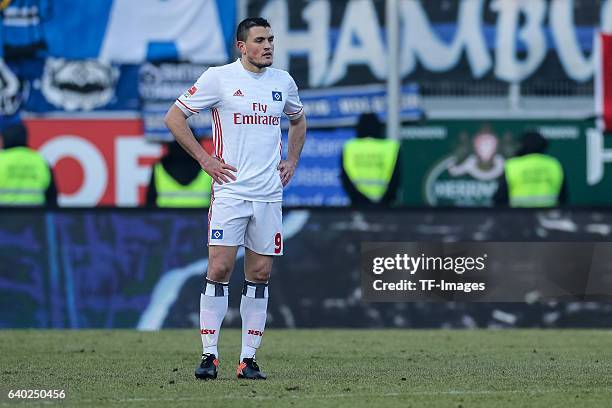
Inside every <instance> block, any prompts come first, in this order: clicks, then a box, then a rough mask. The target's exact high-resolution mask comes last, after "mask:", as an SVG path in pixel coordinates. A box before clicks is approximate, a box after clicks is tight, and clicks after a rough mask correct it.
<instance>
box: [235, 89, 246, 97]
mask: <svg viewBox="0 0 612 408" xmlns="http://www.w3.org/2000/svg"><path fill="white" fill-rule="evenodd" d="M234 96H244V94H243V93H242V91H241V90H240V89H238V90H236V92H234Z"/></svg>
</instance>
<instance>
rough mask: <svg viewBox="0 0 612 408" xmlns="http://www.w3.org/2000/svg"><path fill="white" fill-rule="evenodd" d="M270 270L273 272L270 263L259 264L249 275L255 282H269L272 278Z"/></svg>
mask: <svg viewBox="0 0 612 408" xmlns="http://www.w3.org/2000/svg"><path fill="white" fill-rule="evenodd" d="M270 272H272V268H270V267H269V266H268V265H257V266H256V267H255V268H253V269H252V270H251V273H250V274H249V275H251V279H252V280H253V281H254V282H267V281H269V280H270Z"/></svg>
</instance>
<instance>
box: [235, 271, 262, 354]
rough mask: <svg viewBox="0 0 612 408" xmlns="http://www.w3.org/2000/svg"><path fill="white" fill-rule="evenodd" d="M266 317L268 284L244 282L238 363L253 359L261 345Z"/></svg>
mask: <svg viewBox="0 0 612 408" xmlns="http://www.w3.org/2000/svg"><path fill="white" fill-rule="evenodd" d="M267 315H268V284H267V283H253V282H249V281H246V280H245V281H244V288H243V289H242V300H241V302H240V316H241V317H242V351H241V352H240V361H242V359H244V358H253V357H255V352H256V351H257V349H258V348H259V346H260V344H261V339H262V337H263V333H264V328H265V327H266V317H267Z"/></svg>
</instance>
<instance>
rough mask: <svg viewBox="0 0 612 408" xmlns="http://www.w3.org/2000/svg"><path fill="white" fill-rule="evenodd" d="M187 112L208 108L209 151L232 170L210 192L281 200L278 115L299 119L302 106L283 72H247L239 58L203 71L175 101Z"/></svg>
mask: <svg viewBox="0 0 612 408" xmlns="http://www.w3.org/2000/svg"><path fill="white" fill-rule="evenodd" d="M175 104H176V106H178V107H179V108H180V109H181V110H182V111H183V112H184V113H185V114H186V115H187V116H191V115H193V114H194V113H198V112H200V111H201V110H202V109H205V108H211V112H212V119H213V145H214V149H215V152H214V154H215V155H216V156H217V157H218V158H220V159H221V160H222V161H223V162H224V163H227V164H229V165H231V166H234V167H235V168H236V169H238V172H237V173H235V175H236V180H235V181H230V182H229V183H224V184H222V185H218V184H216V183H214V184H213V195H214V197H215V198H218V197H229V198H235V199H242V200H249V201H266V202H274V201H282V199H283V186H282V184H281V179H280V172H279V170H278V169H277V167H278V164H279V163H280V160H281V151H282V148H281V130H280V119H281V114H283V113H284V114H285V115H287V117H288V118H289V119H290V120H294V119H299V118H300V116H302V114H303V106H302V103H301V102H300V98H299V96H298V90H297V86H296V85H295V82H294V80H293V78H291V76H290V75H289V73H287V72H286V71H283V70H280V69H275V68H266V69H265V70H264V72H263V73H261V74H255V73H253V72H250V71H247V70H246V69H244V67H243V66H242V63H241V62H240V60H237V61H235V62H233V63H231V64H227V65H223V66H220V67H211V68H209V69H207V70H206V71H205V72H204V73H203V74H202V76H200V78H199V79H198V80H197V82H196V83H195V85H194V86H192V87H191V88H190V89H189V90H188V91H187V92H185V93H184V94H183V95H181V96H180V97H179V98H178V99H177V101H176V102H175Z"/></svg>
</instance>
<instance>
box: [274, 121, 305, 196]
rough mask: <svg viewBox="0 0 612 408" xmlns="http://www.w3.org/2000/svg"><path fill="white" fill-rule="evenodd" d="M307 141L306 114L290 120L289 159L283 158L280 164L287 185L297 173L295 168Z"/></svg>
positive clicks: (282, 178) (283, 181)
mask: <svg viewBox="0 0 612 408" xmlns="http://www.w3.org/2000/svg"><path fill="white" fill-rule="evenodd" d="M305 141H306V115H305V114H302V115H301V116H300V117H299V118H297V119H294V120H291V121H289V144H288V146H287V160H281V162H280V164H279V165H278V169H279V170H280V177H281V182H282V183H283V186H286V185H287V184H288V183H289V181H291V179H292V178H293V175H294V174H295V169H296V167H297V165H298V162H299V160H300V155H301V154H302V148H303V147H304V142H305Z"/></svg>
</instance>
